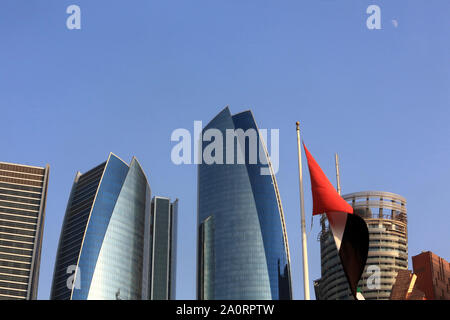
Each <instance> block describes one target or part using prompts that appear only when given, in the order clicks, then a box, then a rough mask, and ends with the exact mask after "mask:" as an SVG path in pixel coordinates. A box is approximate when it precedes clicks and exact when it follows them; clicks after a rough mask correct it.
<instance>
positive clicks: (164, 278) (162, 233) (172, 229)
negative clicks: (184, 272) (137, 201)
mask: <svg viewBox="0 0 450 320" xmlns="http://www.w3.org/2000/svg"><path fill="white" fill-rule="evenodd" d="M177 215H178V199H177V200H175V201H174V202H172V203H171V202H170V199H168V198H163V197H158V196H156V197H153V200H152V204H151V229H150V230H151V232H150V233H151V239H152V240H151V241H152V244H151V248H152V250H151V270H150V299H151V300H175V293H176V292H175V287H176V255H177Z"/></svg>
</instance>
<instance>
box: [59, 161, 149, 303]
mask: <svg viewBox="0 0 450 320" xmlns="http://www.w3.org/2000/svg"><path fill="white" fill-rule="evenodd" d="M150 197H151V191H150V187H149V184H148V182H147V178H146V176H145V174H144V171H143V170H142V168H141V166H140V164H139V162H138V161H137V160H136V159H135V158H133V159H132V161H131V164H130V165H128V164H127V163H125V162H123V161H122V160H121V159H119V158H118V157H117V156H115V155H114V154H110V155H109V158H108V160H107V161H106V162H105V163H103V164H101V165H99V166H97V167H95V168H94V169H92V170H90V171H88V172H86V173H84V174H80V173H77V175H76V177H75V181H74V184H73V187H72V192H71V195H70V199H69V202H68V206H67V211H66V215H65V218H64V222H63V226H62V231H61V236H60V241H59V247H58V252H57V257H56V263H55V270H54V276H53V285H52V291H51V299H66V300H67V299H73V300H86V299H105V300H114V299H148V292H149V287H148V276H149V272H150V271H149V269H150V268H149V266H150V264H149V260H150V257H149V256H150V250H149V248H150Z"/></svg>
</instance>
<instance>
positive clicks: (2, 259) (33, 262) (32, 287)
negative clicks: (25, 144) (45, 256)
mask: <svg viewBox="0 0 450 320" xmlns="http://www.w3.org/2000/svg"><path fill="white" fill-rule="evenodd" d="M49 170H50V169H49V166H48V165H47V166H46V167H45V168H41V167H31V166H26V165H20V164H12V163H4V162H0V300H2V299H11V300H21V299H36V296H37V290H38V281H39V265H40V259H41V247H42V233H43V230H44V216H45V203H46V199H47V185H48V175H49Z"/></svg>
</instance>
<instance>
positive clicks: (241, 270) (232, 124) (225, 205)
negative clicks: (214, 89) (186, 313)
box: [197, 107, 292, 300]
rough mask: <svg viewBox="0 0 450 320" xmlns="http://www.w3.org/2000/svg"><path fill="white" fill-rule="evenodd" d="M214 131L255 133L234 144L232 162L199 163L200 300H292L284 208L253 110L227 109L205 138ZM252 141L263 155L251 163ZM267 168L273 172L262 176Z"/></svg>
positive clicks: (204, 147) (224, 146)
mask: <svg viewBox="0 0 450 320" xmlns="http://www.w3.org/2000/svg"><path fill="white" fill-rule="evenodd" d="M210 129H211V130H212V131H210V132H215V133H216V134H218V133H219V132H220V133H221V135H222V137H226V136H227V130H239V129H242V130H241V132H250V131H251V130H253V132H254V133H256V134H255V136H253V138H254V139H252V138H251V137H249V138H248V139H247V138H246V139H245V140H244V142H245V141H247V140H248V144H247V145H242V144H241V143H242V142H243V141H239V139H236V144H234V142H233V145H234V146H233V156H231V157H229V158H228V159H229V160H230V159H231V160H234V161H233V163H232V164H229V162H227V163H226V162H225V161H224V162H223V163H217V162H215V163H211V164H208V163H206V162H205V161H203V163H201V164H199V165H198V222H197V223H198V224H197V227H198V251H197V258H198V263H197V296H198V299H201V300H218V299H234V300H250V299H255V300H258V299H273V300H278V299H292V288H291V273H290V259H289V248H288V242H287V236H286V227H285V222H284V214H283V208H282V206H281V200H280V195H279V192H278V187H277V182H276V179H275V175H274V173H273V170H272V167H271V163H270V159H269V157H268V154H267V152H266V150H265V146H264V142H263V141H262V138H261V136H260V133H259V131H258V128H257V126H256V122H255V119H254V117H253V114H252V113H251V111H245V112H242V113H239V114H236V115H231V113H230V110H229V109H228V107H227V108H225V109H224V110H222V111H221V112H220V113H219V114H218V115H217V116H216V117H215V118H214V119H213V120H211V122H210V123H209V124H208V125H207V126H206V127H205V128H204V129H203V132H202V136H204V135H205V134H207V132H208V130H210ZM249 129H251V130H250V131H248V130H249ZM217 141H218V140H217ZM217 141H215V142H217ZM229 142H230V141H225V140H224V141H223V144H222V147H221V149H220V150H217V149H216V151H215V156H218V155H219V154H222V155H223V158H224V159H226V158H227V156H229V155H227V152H229V151H230V149H229V148H227V144H228V143H229ZM211 143H214V142H208V141H203V142H202V143H201V145H200V148H199V149H200V150H201V151H202V154H203V153H204V152H205V150H206V151H208V150H210V149H211V148H210V146H209V145H210V144H211ZM251 143H256V147H257V151H258V154H259V155H260V156H259V160H258V161H257V162H256V163H252V161H249V158H250V157H251V155H250V154H249V153H250V151H249V150H251V149H252V146H251V145H250V144H251ZM229 146H230V144H228V147H229ZM253 147H255V146H253ZM261 148H262V149H261ZM238 149H240V150H242V151H243V153H244V157H243V158H245V162H244V163H243V164H242V163H239V161H238V159H237V157H238V156H237V154H238ZM254 150H255V149H254ZM241 160H242V159H241ZM219 162H220V161H219ZM263 167H264V168H267V167H268V168H269V169H270V172H271V174H268V175H263V174H261V168H263Z"/></svg>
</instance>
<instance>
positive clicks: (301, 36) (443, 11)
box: [0, 0, 450, 299]
mask: <svg viewBox="0 0 450 320" xmlns="http://www.w3.org/2000/svg"><path fill="white" fill-rule="evenodd" d="M71 4H77V5H79V6H80V7H81V30H68V29H67V28H66V19H67V17H68V16H69V15H68V14H66V8H67V7H68V6H69V5H71ZM370 4H376V5H378V6H379V7H380V8H381V30H369V29H368V28H367V27H366V19H367V18H368V17H369V15H368V14H366V9H367V7H368V6H369V5H370ZM449 17H450V1H447V0H441V1H438V0H434V1H430V0H422V1H413V0H408V1H407V0H402V1H400V0H399V1H382V0H371V1H365V0H348V1H340V0H334V1H333V0H310V1H297V0H292V1H285V0H282V1H274V0H272V1H268V0H226V1H225V0H192V1H174V0H164V1H149V0H145V1H144V0H142V1H141V0H133V1H125V0H121V1H103V0H102V1H100V0H96V1H91V0H89V1H88V0H83V1H81V0H80V1H76V0H71V1H66V0H39V1H37V0H26V1H25V0H2V1H1V2H0V108H1V109H0V110H1V112H0V120H1V122H0V123H1V125H0V137H1V139H0V161H6V162H15V163H22V164H29V165H41V166H43V165H45V164H46V163H49V164H50V166H51V169H50V170H51V171H50V184H49V189H48V201H47V210H46V217H45V230H44V243H43V249H42V260H41V269H40V282H39V294H38V297H39V298H40V299H48V298H49V294H50V286H51V280H52V275H53V266H54V261H55V255H56V249H57V244H58V239H59V233H60V230H61V224H62V220H63V216H64V212H65V208H66V205H67V200H68V196H69V192H70V189H71V187H72V182H73V179H74V176H75V173H76V171H78V170H79V171H81V172H85V171H87V170H89V169H90V168H92V167H94V166H96V165H98V164H99V163H101V162H103V161H105V160H106V159H107V156H108V154H109V152H114V153H115V154H117V155H118V156H119V157H121V158H122V159H124V160H126V161H128V162H129V161H130V160H131V157H132V156H136V157H137V158H138V159H139V161H140V163H141V164H142V166H143V168H144V170H145V171H146V173H147V175H148V177H149V180H150V185H151V188H152V191H153V194H157V195H162V196H168V197H171V198H176V197H178V198H179V199H180V204H179V218H180V223H179V243H178V274H177V285H178V287H177V298H178V299H194V298H195V262H196V259H195V255H196V183H197V181H196V179H197V176H196V167H195V166H194V165H181V166H176V165H174V164H173V163H172V162H171V159H170V152H171V149H172V147H173V146H174V145H175V143H172V142H171V141H170V135H171V133H172V131H173V130H175V129H177V128H186V129H188V130H190V131H192V130H193V121H194V120H201V121H203V123H204V124H206V123H207V122H208V121H210V120H211V119H212V118H213V117H214V116H215V115H216V114H217V113H218V112H219V111H220V110H221V109H222V108H223V107H224V106H226V105H229V106H230V110H231V112H232V113H237V112H240V111H243V110H247V109H251V110H252V111H253V113H254V115H255V118H256V121H257V123H258V126H259V127H260V128H267V129H272V128H275V129H280V169H279V172H278V174H277V179H278V185H279V188H280V192H281V198H282V202H283V206H284V211H285V215H286V223H287V231H288V237H289V245H290V249H291V264H292V280H293V287H294V298H295V299H303V289H302V288H303V286H302V268H301V242H300V239H301V238H300V232H299V230H300V213H299V207H300V205H299V196H298V192H299V189H298V168H297V158H296V157H297V149H296V148H297V145H296V132H295V121H297V120H298V121H301V123H302V134H303V138H304V141H305V143H306V145H307V146H308V149H309V150H310V151H311V153H312V154H313V155H314V157H315V158H316V160H317V161H318V163H319V164H320V165H321V166H322V168H323V170H324V171H325V173H326V174H327V175H328V177H329V178H330V180H331V181H332V183H333V184H334V183H335V178H334V177H335V173H334V153H335V152H338V153H339V156H340V159H341V183H342V189H343V193H350V192H356V191H364V190H382V191H389V192H394V193H398V194H400V195H402V196H404V197H406V199H407V201H408V203H407V209H408V219H409V221H408V228H409V255H410V256H411V255H416V254H419V253H420V252H421V251H423V250H431V251H433V252H435V253H436V254H438V255H441V256H442V257H444V258H446V259H447V260H450V245H449V244H450V241H449V240H450V236H449V224H450V217H449V216H450V212H449V209H448V201H449V199H450V187H449V181H450V142H449V140H450V126H449V120H450V90H449V89H450V19H449ZM304 165H306V162H305V161H304ZM304 170H305V185H304V186H305V199H306V212H307V216H306V220H307V230H308V232H310V233H309V236H308V241H309V242H308V250H309V252H308V255H309V261H310V277H311V280H313V279H317V278H319V277H320V250H319V243H318V242H317V234H318V231H319V217H315V218H314V225H313V228H312V231H311V225H310V223H311V210H312V199H311V192H310V184H309V174H308V173H307V171H306V170H307V169H306V166H305V167H304ZM410 265H411V262H410ZM311 289H312V281H311ZM312 291H313V290H312ZM312 296H313V297H314V293H312Z"/></svg>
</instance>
